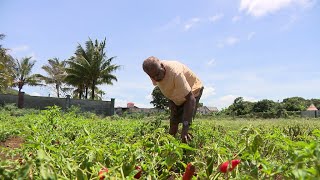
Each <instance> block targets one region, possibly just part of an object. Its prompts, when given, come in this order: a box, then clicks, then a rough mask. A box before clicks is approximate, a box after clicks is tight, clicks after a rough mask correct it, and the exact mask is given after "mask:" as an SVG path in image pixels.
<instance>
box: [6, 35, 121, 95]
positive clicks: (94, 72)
mask: <svg viewBox="0 0 320 180" xmlns="http://www.w3.org/2000/svg"><path fill="white" fill-rule="evenodd" d="M4 38H5V35H4V34H0V41H1V40H3V39H4ZM9 52H10V51H9V49H8V48H5V47H3V45H2V44H1V42H0V93H5V94H12V93H13V94H16V93H15V92H13V91H12V88H13V87H17V88H18V90H19V92H20V91H22V89H23V87H24V86H25V85H29V86H48V87H51V88H53V89H52V90H54V91H55V92H56V96H57V97H60V96H61V95H66V94H72V96H73V98H79V99H89V98H90V99H102V95H104V94H105V92H103V91H102V90H100V89H99V88H98V87H97V86H98V85H102V84H108V85H113V82H114V81H117V77H116V76H115V75H114V74H113V73H114V72H115V71H116V70H119V68H120V66H119V65H116V64H114V63H113V61H114V59H115V57H107V54H106V39H104V40H102V41H100V42H99V41H98V40H95V41H92V40H91V39H90V38H89V40H88V41H86V42H85V45H84V46H82V45H80V44H79V45H78V46H77V48H76V50H75V53H74V55H73V56H70V58H69V59H66V60H62V61H60V60H59V58H57V57H53V58H52V59H48V64H47V65H44V66H42V69H43V70H44V71H45V72H46V73H47V75H42V74H33V73H32V70H33V67H34V65H35V63H36V60H32V57H23V58H21V59H20V60H19V59H16V58H14V57H12V55H10V53H9Z"/></svg>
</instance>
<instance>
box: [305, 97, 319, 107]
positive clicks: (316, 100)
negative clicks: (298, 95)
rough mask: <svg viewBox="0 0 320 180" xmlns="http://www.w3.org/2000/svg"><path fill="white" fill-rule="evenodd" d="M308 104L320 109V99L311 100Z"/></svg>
mask: <svg viewBox="0 0 320 180" xmlns="http://www.w3.org/2000/svg"><path fill="white" fill-rule="evenodd" d="M308 104H309V105H310V104H313V105H314V106H316V107H317V109H320V99H310V102H309V103H308Z"/></svg>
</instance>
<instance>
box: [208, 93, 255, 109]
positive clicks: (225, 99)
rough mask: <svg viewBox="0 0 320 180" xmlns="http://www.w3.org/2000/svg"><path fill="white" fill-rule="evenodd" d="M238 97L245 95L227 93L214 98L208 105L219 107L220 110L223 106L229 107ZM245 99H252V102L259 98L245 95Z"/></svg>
mask: <svg viewBox="0 0 320 180" xmlns="http://www.w3.org/2000/svg"><path fill="white" fill-rule="evenodd" d="M237 97H243V96H240V95H232V94H230V95H225V96H222V97H220V98H218V99H214V100H213V101H211V102H209V103H208V106H215V107H218V109H219V110H221V109H222V108H227V107H229V106H230V105H231V104H233V102H234V100H235V99H236V98H237ZM243 100H244V101H250V102H256V101H257V99H255V98H254V97H243Z"/></svg>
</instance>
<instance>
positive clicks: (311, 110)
mask: <svg viewBox="0 0 320 180" xmlns="http://www.w3.org/2000/svg"><path fill="white" fill-rule="evenodd" d="M301 116H302V117H311V118H318V117H320V111H319V110H318V109H317V107H316V106H315V105H314V104H311V105H310V106H309V107H308V108H307V110H306V111H301Z"/></svg>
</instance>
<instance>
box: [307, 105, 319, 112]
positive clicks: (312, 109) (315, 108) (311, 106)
mask: <svg viewBox="0 0 320 180" xmlns="http://www.w3.org/2000/svg"><path fill="white" fill-rule="evenodd" d="M307 111H318V109H317V107H316V106H315V105H314V104H311V105H310V106H309V107H308V109H307Z"/></svg>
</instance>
